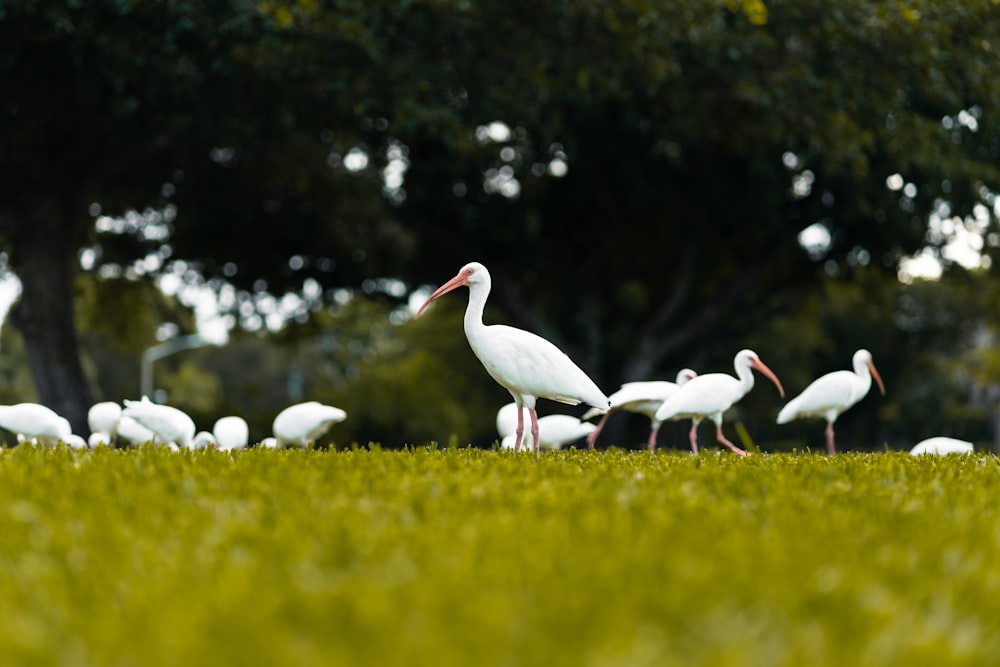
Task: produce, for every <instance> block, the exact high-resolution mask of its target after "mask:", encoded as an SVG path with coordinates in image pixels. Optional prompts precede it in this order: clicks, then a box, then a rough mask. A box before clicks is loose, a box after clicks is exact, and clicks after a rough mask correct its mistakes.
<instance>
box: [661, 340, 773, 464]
mask: <svg viewBox="0 0 1000 667" xmlns="http://www.w3.org/2000/svg"><path fill="white" fill-rule="evenodd" d="M733 368H734V369H735V370H736V377H733V376H732V375H727V374H726V373H708V374H707V375H699V376H698V377H696V378H693V379H691V380H688V381H687V383H685V384H684V386H683V387H680V388H679V389H678V390H677V391H676V392H675V393H674V395H673V396H671V397H670V398H668V399H667V400H666V401H664V402H663V405H661V406H660V408H659V409H658V410H657V411H656V415H655V416H654V418H655V419H658V420H659V421H661V422H662V421H666V420H668V419H684V418H688V417H690V418H691V419H692V420H693V423H692V424H691V433H690V436H689V437H690V440H691V451H692V452H694V453H695V454H697V453H698V424H699V423H701V420H702V419H705V418H706V417H707V418H708V419H711V420H712V421H713V422H715V437H716V439H717V440H718V441H719V442H721V443H722V444H724V445H725V446H726V447H728V448H729V449H731V450H732V451H733V452H735V453H736V454H739V455H740V456H746V452H745V451H743V450H742V449H740V448H739V447H737V446H736V445H734V444H733V443H731V442H729V440H727V439H726V436H725V435H723V434H722V414H723V413H724V412H725V411H726V410H728V409H729V408H731V407H732V406H733V405H735V404H736V402H737V401H739V400H740V399H741V398H743V397H744V396H746V395H747V393H748V392H749V391H750V390H751V389H753V384H754V382H753V371H754V370H757V371H759V372H760V373H762V374H763V375H764V376H765V377H766V378H767V379H769V380H770V381H771V382H773V383H774V385H775V386H776V387H777V388H778V393H779V394H781V396H784V395H785V390H784V389H783V388H782V386H781V382H780V381H779V380H778V378H777V376H775V374H774V373H772V372H771V369H770V368H768V367H767V366H765V365H764V362H763V361H761V360H760V357H758V356H757V353H756V352H754V351H753V350H740V351H739V352H737V353H736V357H735V358H734V359H733Z"/></svg>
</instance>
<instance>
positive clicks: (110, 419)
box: [87, 401, 122, 445]
mask: <svg viewBox="0 0 1000 667" xmlns="http://www.w3.org/2000/svg"><path fill="white" fill-rule="evenodd" d="M121 418H122V406H120V405H118V404H117V403H115V402H114V401H101V402H100V403H94V404H93V405H92V406H90V410H88V411H87V426H89V427H90V432H91V434H94V433H99V434H104V435H105V437H106V440H103V441H102V442H104V443H105V444H109V445H110V444H112V443H114V441H115V436H117V435H118V422H119V420H121Z"/></svg>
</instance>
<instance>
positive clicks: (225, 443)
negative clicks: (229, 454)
mask: <svg viewBox="0 0 1000 667" xmlns="http://www.w3.org/2000/svg"><path fill="white" fill-rule="evenodd" d="M212 434H213V435H214V436H215V441H216V442H217V443H218V445H219V449H221V450H224V451H229V450H233V449H246V446H247V443H248V442H249V441H250V427H249V426H248V425H247V421H246V420H245V419H243V417H238V416H236V415H231V416H229V417H221V418H220V419H218V420H217V421H216V422H215V425H214V426H213V427H212Z"/></svg>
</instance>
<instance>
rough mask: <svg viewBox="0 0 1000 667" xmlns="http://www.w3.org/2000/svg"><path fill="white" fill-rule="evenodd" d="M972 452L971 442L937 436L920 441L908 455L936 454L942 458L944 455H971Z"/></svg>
mask: <svg viewBox="0 0 1000 667" xmlns="http://www.w3.org/2000/svg"><path fill="white" fill-rule="evenodd" d="M972 451H973V445H972V443H971V442H967V441H965V440H956V439H955V438H947V437H945V436H943V435H939V436H937V437H934V438H927V439H926V440H921V441H920V442H918V443H917V444H916V445H914V446H913V449H911V450H910V453H911V454H913V455H914V456H919V455H921V454H938V455H941V456H944V455H946V454H971V453H972Z"/></svg>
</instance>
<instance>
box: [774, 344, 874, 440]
mask: <svg viewBox="0 0 1000 667" xmlns="http://www.w3.org/2000/svg"><path fill="white" fill-rule="evenodd" d="M853 366H854V370H853V371H834V372H832V373H827V374H826V375H823V376H821V377H818V378H816V379H815V380H813V381H812V384H810V385H809V386H808V387H806V388H805V389H804V390H803V391H802V393H801V394H799V395H798V396H796V397H795V398H793V399H792V400H790V401H788V403H786V404H785V407H783V408H781V412H779V413H778V423H779V424H787V423H788V422H790V421H792V420H793V419H799V418H801V417H823V418H825V419H826V451H827V453H828V454H830V455H831V456H832V455H833V454H834V453H836V451H837V449H836V445H835V444H834V442H833V423H834V422H835V421H837V417H839V416H840V415H841V414H842V413H843V412H844V411H845V410H847V409H848V408H850V407H851V406H852V405H854V404H855V403H857V402H858V401H860V400H861V399H862V398H864V397H865V396H866V395H867V394H868V390H869V389H871V386H872V378H873V377H874V378H875V381H876V382H877V383H878V388H879V391H881V392H882V395H883V396H885V385H883V384H882V378H881V377H880V376H879V374H878V371H877V370H875V364H874V362H873V361H872V355H871V352H869V351H868V350H858V351H857V352H855V353H854V359H853Z"/></svg>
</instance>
